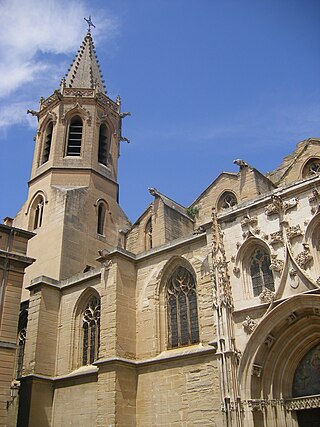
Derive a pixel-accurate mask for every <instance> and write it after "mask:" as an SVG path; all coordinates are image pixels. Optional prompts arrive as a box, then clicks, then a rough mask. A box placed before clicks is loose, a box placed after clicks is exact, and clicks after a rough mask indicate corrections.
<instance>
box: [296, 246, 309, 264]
mask: <svg viewBox="0 0 320 427" xmlns="http://www.w3.org/2000/svg"><path fill="white" fill-rule="evenodd" d="M302 246H303V247H304V251H303V252H300V253H299V255H298V256H297V257H296V261H297V263H298V265H299V266H300V267H301V268H302V269H304V270H305V269H306V267H307V265H308V263H309V262H310V261H311V260H312V255H311V251H310V247H309V245H308V244H307V243H303V244H302Z"/></svg>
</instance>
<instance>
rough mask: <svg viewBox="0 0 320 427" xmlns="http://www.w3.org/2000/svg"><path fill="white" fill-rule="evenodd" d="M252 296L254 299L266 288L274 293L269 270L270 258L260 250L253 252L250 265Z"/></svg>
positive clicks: (271, 275)
mask: <svg viewBox="0 0 320 427" xmlns="http://www.w3.org/2000/svg"><path fill="white" fill-rule="evenodd" d="M250 275H251V280H252V289H253V295H254V296H255V297H256V296H258V295H260V294H261V292H262V291H263V290H264V289H265V288H267V289H269V290H270V291H274V281H273V274H272V271H271V270H270V257H269V255H268V254H267V252H266V251H264V250H263V249H261V248H258V249H256V250H255V252H254V254H253V256H252V258H251V263H250Z"/></svg>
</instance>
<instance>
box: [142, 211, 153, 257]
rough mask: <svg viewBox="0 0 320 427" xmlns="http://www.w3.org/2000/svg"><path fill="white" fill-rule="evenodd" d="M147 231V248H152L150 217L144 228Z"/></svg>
mask: <svg viewBox="0 0 320 427" xmlns="http://www.w3.org/2000/svg"><path fill="white" fill-rule="evenodd" d="M144 233H145V250H146V251H148V250H149V249H152V219H151V218H149V219H148V221H147V224H146V227H145V230H144Z"/></svg>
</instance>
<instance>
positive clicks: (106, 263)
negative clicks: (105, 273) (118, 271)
mask: <svg viewBox="0 0 320 427" xmlns="http://www.w3.org/2000/svg"><path fill="white" fill-rule="evenodd" d="M102 265H103V266H104V268H105V269H106V270H110V268H111V267H112V266H113V262H112V260H111V259H108V260H106V261H105V262H103V263H102Z"/></svg>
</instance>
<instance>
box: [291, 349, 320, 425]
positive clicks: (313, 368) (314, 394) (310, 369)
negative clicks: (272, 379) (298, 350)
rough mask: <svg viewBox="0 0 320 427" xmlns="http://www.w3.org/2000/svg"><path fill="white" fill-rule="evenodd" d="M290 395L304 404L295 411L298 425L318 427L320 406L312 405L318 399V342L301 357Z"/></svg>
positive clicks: (319, 355) (319, 372) (319, 383)
mask: <svg viewBox="0 0 320 427" xmlns="http://www.w3.org/2000/svg"><path fill="white" fill-rule="evenodd" d="M292 395H293V398H298V399H300V401H301V402H302V401H304V402H305V406H306V408H305V409H301V410H298V411H296V412H297V420H298V425H299V427H319V425H320V408H319V407H318V408H314V407H312V406H314V405H315V404H316V401H317V400H318V401H319V400H320V344H317V345H316V346H315V347H313V348H312V349H311V350H309V351H308V352H307V354H306V355H305V356H304V357H303V358H302V359H301V361H300V363H299V365H298V367H297V369H296V372H295V375H294V380H293V387H292ZM308 406H310V408H308Z"/></svg>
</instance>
